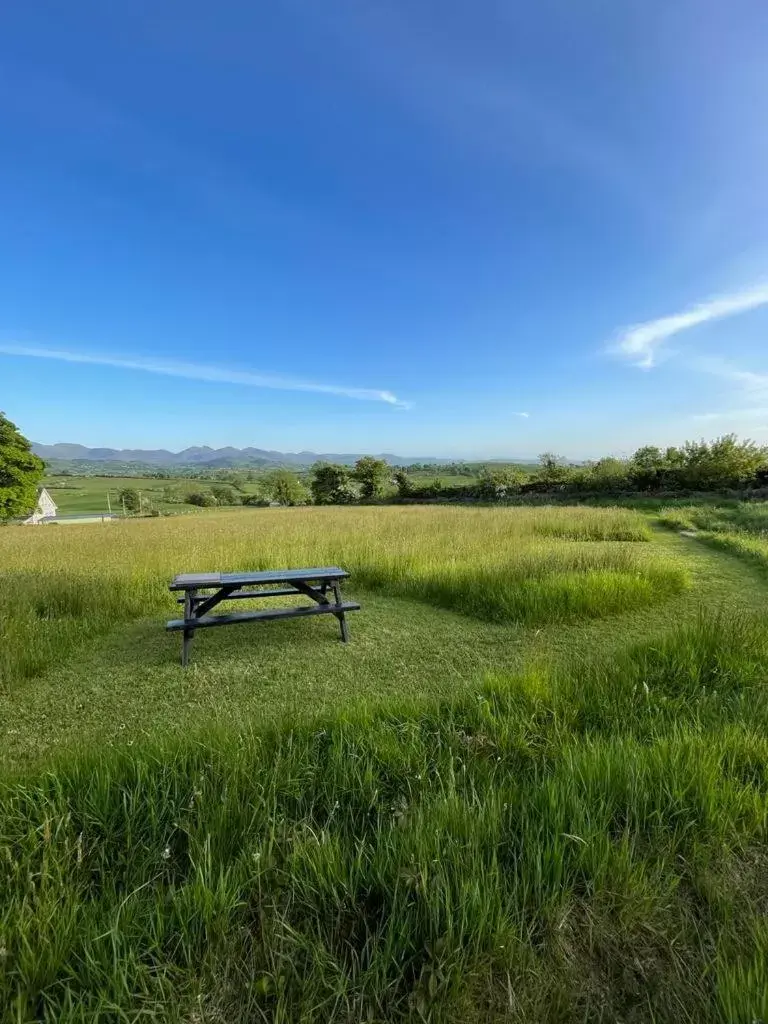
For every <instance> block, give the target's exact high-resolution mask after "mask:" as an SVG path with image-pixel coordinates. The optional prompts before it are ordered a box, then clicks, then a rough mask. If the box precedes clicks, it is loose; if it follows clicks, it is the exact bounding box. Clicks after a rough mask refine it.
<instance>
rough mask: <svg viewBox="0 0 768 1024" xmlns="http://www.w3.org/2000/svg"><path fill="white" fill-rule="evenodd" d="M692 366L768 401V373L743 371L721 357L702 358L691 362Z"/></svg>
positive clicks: (747, 393) (752, 395)
mask: <svg viewBox="0 0 768 1024" xmlns="http://www.w3.org/2000/svg"><path fill="white" fill-rule="evenodd" d="M691 366H692V367H693V368H694V369H696V370H699V371H700V372H702V373H709V374H711V375H712V376H713V377H719V378H720V380H724V381H727V382H728V383H730V384H735V385H737V387H738V388H739V390H740V391H742V392H743V393H744V394H746V395H749V396H750V397H752V398H755V397H761V398H762V397H763V396H764V397H765V400H766V401H768V373H756V372H755V371H754V370H743V369H742V368H741V367H740V366H735V365H734V364H733V363H731V362H729V361H728V360H727V359H722V358H721V357H720V356H700V357H699V358H697V359H694V360H693V361H692V362H691Z"/></svg>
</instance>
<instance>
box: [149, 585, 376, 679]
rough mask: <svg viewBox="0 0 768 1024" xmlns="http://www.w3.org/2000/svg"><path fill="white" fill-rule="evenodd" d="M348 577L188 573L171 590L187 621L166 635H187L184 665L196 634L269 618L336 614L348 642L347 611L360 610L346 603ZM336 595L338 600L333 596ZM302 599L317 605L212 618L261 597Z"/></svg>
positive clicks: (172, 625) (173, 623)
mask: <svg viewBox="0 0 768 1024" xmlns="http://www.w3.org/2000/svg"><path fill="white" fill-rule="evenodd" d="M348 576H349V573H348V572H346V571H345V570H344V569H340V568H339V567H338V566H336V565H331V566H325V567H324V568H311V569H266V570H264V571H262V572H223V573H222V572H187V573H181V575H179V576H175V577H174V578H173V580H172V582H171V585H170V587H169V589H170V590H171V591H172V592H176V591H182V592H183V597H180V598H179V599H178V600H179V604H183V605H184V618H183V619H172V620H171V621H170V622H168V623H167V624H166V627H165V628H166V629H167V630H180V631H182V632H183V640H182V645H181V664H182V665H183V666H186V665H187V663H188V661H189V649H190V647H191V645H192V638H193V637H194V635H195V630H196V629H206V628H209V627H212V626H230V625H233V624H235V623H239V622H259V621H265V620H267V619H293V618H300V617H303V616H305V615H323V614H329V615H335V616H336V618H337V619H338V620H339V624H340V626H341V639H342V640H343V641H344V643H346V642H347V640H348V639H349V630H348V627H347V622H346V619H345V612H354V611H358V610H359V609H360V605H359V604H357V603H355V602H354V601H346V602H344V601H342V599H341V581H342V580H344V579H347V577H348ZM329 591H330V592H331V594H332V595H333V600H331V599H330V598H329V596H328V592H329ZM296 595H302V596H304V597H309V598H310V599H311V600H312V602H313V603H312V604H310V605H298V606H292V607H290V608H265V609H263V610H261V611H255V610H253V611H245V612H230V613H229V614H227V615H210V614H209V612H211V611H212V610H213V609H214V608H215V607H216V606H217V605H218V604H221V602H222V601H244V600H249V601H250V600H252V599H253V598H260V597H288V596H293V597H295V596H296Z"/></svg>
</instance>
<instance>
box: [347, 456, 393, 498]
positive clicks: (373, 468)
mask: <svg viewBox="0 0 768 1024" xmlns="http://www.w3.org/2000/svg"><path fill="white" fill-rule="evenodd" d="M391 472H392V471H391V469H390V468H389V466H388V465H387V463H386V462H384V460H383V459H374V457H373V456H372V455H364V456H363V457H362V458H361V459H358V460H357V462H356V463H355V468H354V471H353V473H352V476H353V477H354V478H355V480H357V482H358V483H359V484H360V490H361V492H362V496H363V497H364V498H376V497H378V496H379V495H380V494H381V492H382V491H383V490H384V487H385V485H386V483H387V481H388V480H389V479H390V475H391Z"/></svg>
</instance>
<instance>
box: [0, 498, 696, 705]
mask: <svg viewBox="0 0 768 1024" xmlns="http://www.w3.org/2000/svg"><path fill="white" fill-rule="evenodd" d="M596 524H597V525H596ZM542 530H544V531H550V532H552V531H554V532H555V533H557V531H560V532H561V533H562V532H567V535H568V536H569V537H571V538H572V537H576V536H582V537H583V540H582V541H577V540H572V539H571V540H567V541H566V540H558V539H556V538H554V539H553V538H552V537H547V538H541V537H540V536H539V534H540V532H541V531H542ZM84 531H87V532H84ZM595 536H600V537H610V536H615V537H616V538H617V539H616V540H614V541H610V540H603V541H601V542H595V541H592V538H593V537H595ZM628 536H634V537H636V538H637V540H639V541H643V540H645V539H646V538H647V528H646V524H645V522H644V521H643V520H642V519H641V517H639V516H637V515H635V514H633V513H629V512H622V511H619V512H617V511H612V510H590V511H589V514H588V515H586V516H579V517H577V518H575V519H574V523H573V524H572V525H571V526H567V512H564V510H562V509H551V510H550V509H538V510H522V509H503V510H484V509H479V510H467V509H454V508H419V507H414V508H410V509H399V508H357V509H322V508H310V509H292V510H270V509H266V510H264V509H239V510H236V511H231V512H226V513H225V512H222V513H217V514H214V515H211V514H208V515H205V516H200V517H189V518H185V519H182V520H165V521H162V522H158V521H151V520H142V521H132V522H119V523H112V524H109V525H108V526H104V527H103V528H101V527H99V528H98V529H95V528H94V527H90V526H82V527H78V526H71V527H68V528H67V530H66V531H57V530H51V529H49V528H47V527H42V528H39V529H36V530H34V531H32V530H30V529H25V530H23V531H22V530H19V529H16V530H5V531H3V532H2V534H0V557H1V558H2V561H3V565H4V575H5V579H6V584H7V585H6V587H5V588H4V589H3V590H2V591H1V592H0V616H1V617H2V621H3V622H4V623H5V627H4V637H5V639H4V643H3V645H2V647H0V686H2V687H3V688H4V689H5V690H6V691H8V690H10V691H11V692H13V691H15V690H16V689H17V688H18V685H19V682H20V681H21V680H23V679H26V678H31V677H32V676H35V675H37V674H39V673H40V672H41V671H43V670H44V668H45V667H46V666H47V665H49V664H53V663H54V662H55V661H56V660H57V659H58V658H61V657H64V656H66V654H67V652H69V651H70V650H71V649H73V646H76V645H77V644H78V643H80V644H82V643H85V642H87V641H89V640H93V639H94V638H95V637H96V636H98V635H100V634H101V633H103V632H105V631H106V630H108V629H109V628H111V627H112V626H113V625H114V624H115V623H116V622H118V621H125V622H130V621H131V620H133V619H136V618H139V617H141V616H146V615H148V614H153V615H156V616H158V617H162V616H165V617H166V618H171V617H174V616H173V612H174V610H175V608H174V604H173V598H172V597H171V596H170V595H169V594H168V590H167V586H168V582H169V580H170V578H171V577H172V576H173V575H175V574H176V573H177V572H179V571H198V570H200V571H205V570H207V569H210V570H213V569H218V570H227V569H248V568H252V569H260V568H269V567H279V566H285V565H308V564H315V563H318V562H319V563H320V564H326V565H330V564H334V563H336V562H341V563H342V564H343V565H344V566H345V567H347V568H348V569H349V570H350V571H351V572H352V574H353V578H354V585H355V587H356V588H358V589H360V590H369V591H373V592H375V593H377V594H383V595H390V596H395V597H405V598H411V599H415V600H420V601H423V602H425V603H427V604H430V605H431V606H435V607H440V608H446V609H455V610H459V611H461V612H462V613H464V614H467V615H474V616H477V617H479V618H481V619H484V620H492V621H499V622H504V621H509V622H513V621H514V622H528V623H532V624H544V623H547V622H552V621H564V620H567V619H569V618H575V617H579V616H600V615H604V614H608V613H612V612H619V611H625V610H628V609H631V608H636V607H642V606H643V605H645V604H648V603H653V602H655V601H657V600H660V599H663V598H665V597H668V596H670V595H673V594H675V593H679V592H680V591H681V590H682V589H683V588H684V587H685V585H686V582H687V580H686V574H685V571H684V570H683V569H681V567H680V566H677V565H672V564H670V563H668V562H667V561H665V560H663V559H660V558H656V557H654V555H655V552H654V550H653V549H652V547H651V546H650V545H647V544H642V543H634V542H631V541H626V540H623V539H622V538H625V537H628ZM86 541H87V543H86ZM644 549H645V550H644Z"/></svg>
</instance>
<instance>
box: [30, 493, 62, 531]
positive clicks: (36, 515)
mask: <svg viewBox="0 0 768 1024" xmlns="http://www.w3.org/2000/svg"><path fill="white" fill-rule="evenodd" d="M57 511H58V508H57V506H56V502H55V501H54V500H53V498H52V497H51V496H50V494H49V493H48V491H46V489H45V488H44V487H41V488H40V493H39V494H38V496H37V505H35V511H34V512H33V513H32V515H31V516H30V517H29V519H25V520H24V525H25V526H39V525H40V523H44V522H45V521H46V519H55V518H56V512H57Z"/></svg>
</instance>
